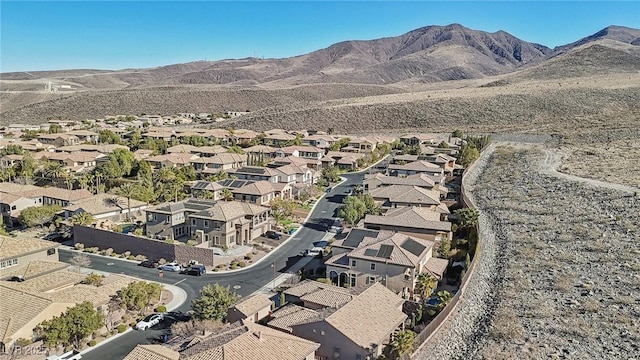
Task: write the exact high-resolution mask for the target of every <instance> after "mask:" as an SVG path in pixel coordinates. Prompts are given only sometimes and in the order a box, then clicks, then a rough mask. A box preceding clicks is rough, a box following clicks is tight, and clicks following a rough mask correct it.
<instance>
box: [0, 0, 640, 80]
mask: <svg viewBox="0 0 640 360" xmlns="http://www.w3.org/2000/svg"><path fill="white" fill-rule="evenodd" d="M450 23H460V24H462V25H464V26H466V27H468V28H471V29H475V30H484V31H489V32H494V31H498V30H504V31H507V32H509V33H511V34H512V35H514V36H516V37H519V38H521V39H523V40H526V41H530V42H536V43H540V44H543V45H546V46H549V47H554V46H557V45H563V44H566V43H570V42H573V41H575V40H578V39H579V38H582V37H585V36H588V35H591V34H593V33H595V32H597V31H598V30H600V29H602V28H604V27H606V26H608V25H612V24H615V25H622V26H629V27H635V28H639V27H640V2H638V1H622V2H614V1H607V2H595V1H523V2H516V1H495V2H488V1H471V2H465V1H446V2H440V1H411V2H404V1H393V2H389V1H355V2H342V1H341V2H338V1H253V2H249V1H233V2H232V1H186V2H171V1H160V2H156V1H142V2H133V1H96V2H81V1H70V2H57V1H5V0H2V1H1V2H0V50H1V51H0V72H11V71H27V70H48V69H76V68H93V69H123V68H140V67H153V66H159V65H168V64H174V63H181V62H189V61H197V60H204V59H207V60H219V59H226V58H244V57H249V56H256V57H265V58H281V57H289V56H295V55H301V54H305V53H308V52H311V51H314V50H317V49H321V48H324V47H327V46H329V45H331V44H333V43H336V42H340V41H344V40H367V39H375V38H379V37H388V36H396V35H400V34H403V33H405V32H407V31H410V30H413V29H416V28H419V27H422V26H427V25H446V24H450Z"/></svg>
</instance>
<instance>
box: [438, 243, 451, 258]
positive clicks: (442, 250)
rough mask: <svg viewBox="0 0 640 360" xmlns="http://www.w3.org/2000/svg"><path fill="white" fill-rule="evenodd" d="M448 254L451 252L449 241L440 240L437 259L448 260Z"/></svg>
mask: <svg viewBox="0 0 640 360" xmlns="http://www.w3.org/2000/svg"><path fill="white" fill-rule="evenodd" d="M449 252H451V241H450V240H449V239H444V240H441V241H440V245H439V246H438V257H439V258H442V259H448V258H449Z"/></svg>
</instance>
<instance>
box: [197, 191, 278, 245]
mask: <svg viewBox="0 0 640 360" xmlns="http://www.w3.org/2000/svg"><path fill="white" fill-rule="evenodd" d="M270 213H271V209H270V208H268V207H266V206H259V205H255V204H251V203H247V202H240V201H218V202H216V203H215V204H214V205H213V206H211V207H209V208H207V209H204V210H201V211H199V212H196V213H192V214H189V216H188V222H189V229H190V234H191V237H192V238H195V239H196V241H197V242H198V243H207V244H209V246H210V247H233V246H236V245H251V244H253V240H254V239H256V238H257V237H259V236H261V235H262V234H264V233H265V232H267V231H269V230H270V229H271V224H270V222H269V219H270V217H269V215H270Z"/></svg>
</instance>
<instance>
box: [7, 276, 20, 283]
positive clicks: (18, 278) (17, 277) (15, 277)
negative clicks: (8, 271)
mask: <svg viewBox="0 0 640 360" xmlns="http://www.w3.org/2000/svg"><path fill="white" fill-rule="evenodd" d="M9 281H16V282H23V281H24V277H23V276H22V275H14V276H12V277H10V278H9Z"/></svg>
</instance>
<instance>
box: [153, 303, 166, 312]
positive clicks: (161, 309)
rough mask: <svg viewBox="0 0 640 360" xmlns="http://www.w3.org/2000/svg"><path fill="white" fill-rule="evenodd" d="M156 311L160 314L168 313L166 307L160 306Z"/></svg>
mask: <svg viewBox="0 0 640 360" xmlns="http://www.w3.org/2000/svg"><path fill="white" fill-rule="evenodd" d="M155 311H156V312H159V313H164V312H167V307H166V306H164V305H160V306H158V307H157V308H156V309H155Z"/></svg>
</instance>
